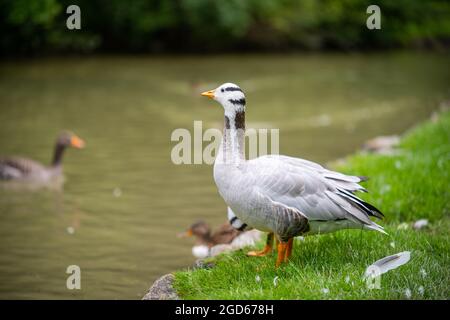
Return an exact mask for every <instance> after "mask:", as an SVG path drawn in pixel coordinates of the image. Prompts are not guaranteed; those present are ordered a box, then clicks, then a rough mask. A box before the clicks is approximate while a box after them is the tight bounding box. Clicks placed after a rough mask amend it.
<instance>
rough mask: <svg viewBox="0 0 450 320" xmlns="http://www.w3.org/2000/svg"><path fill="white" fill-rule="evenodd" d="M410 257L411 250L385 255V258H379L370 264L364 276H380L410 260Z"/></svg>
mask: <svg viewBox="0 0 450 320" xmlns="http://www.w3.org/2000/svg"><path fill="white" fill-rule="evenodd" d="M409 259H411V252H409V251H403V252H399V253H396V254H394V255H392V256H387V257H384V258H383V259H380V260H377V261H375V262H374V263H373V264H371V265H370V266H368V267H367V269H366V273H365V274H364V276H365V277H369V276H379V275H381V274H383V273H386V272H388V271H389V270H393V269H396V268H398V267H400V266H402V265H404V264H405V263H407V262H408V261H409Z"/></svg>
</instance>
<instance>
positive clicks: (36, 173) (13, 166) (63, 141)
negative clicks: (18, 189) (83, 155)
mask: <svg viewBox="0 0 450 320" xmlns="http://www.w3.org/2000/svg"><path fill="white" fill-rule="evenodd" d="M67 147H73V148H77V149H81V148H83V147H84V141H83V140H81V139H80V138H79V137H77V136H76V135H75V134H73V133H70V132H66V131H64V132H62V133H60V134H59V136H58V138H57V140H56V143H55V150H54V152H53V160H52V163H51V165H50V166H45V165H43V164H41V163H39V162H36V161H34V160H31V159H28V158H22V157H14V156H0V180H14V181H30V182H49V181H50V180H52V179H53V178H55V177H57V176H60V175H61V173H62V159H63V155H64V151H65V150H66V148H67Z"/></svg>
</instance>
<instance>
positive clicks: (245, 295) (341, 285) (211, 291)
mask: <svg viewBox="0 0 450 320" xmlns="http://www.w3.org/2000/svg"><path fill="white" fill-rule="evenodd" d="M335 168H336V169H337V170H339V171H342V172H346V173H349V174H350V173H351V174H359V175H365V176H368V177H370V180H369V181H368V182H367V183H366V187H367V188H368V189H369V191H370V193H369V194H362V195H361V197H362V198H364V199H366V200H368V201H369V202H371V203H373V204H375V205H376V206H377V207H379V208H380V209H381V210H382V211H383V212H384V214H385V216H386V219H385V221H384V222H382V224H383V225H384V226H385V227H386V231H387V232H388V233H389V236H385V235H382V234H380V233H377V232H367V231H359V230H345V231H340V232H336V233H333V234H325V235H319V236H312V237H306V238H305V239H304V240H303V241H301V240H299V239H296V242H295V245H294V252H293V257H292V260H291V262H290V263H289V264H287V265H285V266H283V267H281V268H279V269H275V268H274V264H275V255H272V256H269V257H264V258H251V257H247V256H246V255H245V251H246V250H245V251H238V252H234V253H231V254H224V255H220V256H219V257H217V258H215V259H214V262H215V263H216V266H215V267H214V268H211V269H196V270H191V269H188V270H185V271H180V272H176V273H175V282H174V286H175V288H176V290H177V291H178V293H179V295H180V296H181V297H182V298H184V299H405V298H408V296H409V295H408V294H407V291H408V292H410V298H411V299H449V298H450V292H449V288H450V268H449V267H450V260H449V247H450V245H449V234H450V232H449V231H450V222H449V212H450V205H449V192H450V180H449V174H450V112H447V113H444V114H442V115H441V116H440V117H439V120H438V121H437V122H435V123H431V122H428V123H425V124H423V125H420V126H419V127H417V128H415V129H414V130H412V131H411V132H409V133H407V134H406V135H405V137H404V138H403V139H402V142H401V146H400V148H399V153H398V154H396V155H395V156H381V155H366V154H358V155H355V156H351V157H349V158H348V159H347V161H346V163H345V164H344V165H339V166H335ZM422 218H425V219H428V220H429V221H430V223H429V225H428V226H427V227H426V228H424V229H422V230H419V231H417V230H414V229H413V228H411V224H412V223H413V222H414V221H416V220H418V219H422ZM405 224H407V225H408V228H406V229H403V228H399V226H402V225H405ZM259 247H262V243H260V244H259ZM405 250H407V251H411V260H410V261H409V262H408V263H407V264H405V265H403V266H401V267H400V268H398V269H395V270H391V271H389V272H388V273H386V274H383V275H382V276H381V288H380V289H372V290H371V289H368V287H367V284H366V282H365V280H364V279H363V274H364V272H365V270H366V268H367V266H369V265H370V264H372V263H373V262H374V261H376V260H378V259H380V258H382V257H385V256H387V255H391V254H394V253H398V252H401V251H405ZM276 277H278V278H277V281H275V282H276V285H275V284H274V279H275V278H276ZM257 278H258V279H259V281H258V280H257Z"/></svg>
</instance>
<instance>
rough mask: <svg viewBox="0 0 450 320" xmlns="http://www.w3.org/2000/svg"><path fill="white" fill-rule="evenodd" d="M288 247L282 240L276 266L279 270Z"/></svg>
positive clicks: (279, 244)
mask: <svg viewBox="0 0 450 320" xmlns="http://www.w3.org/2000/svg"><path fill="white" fill-rule="evenodd" d="M287 246H288V243H287V242H283V241H281V240H280V243H278V257H277V263H276V264H275V267H276V268H278V267H279V266H280V265H281V264H282V263H283V262H284V259H285V256H286V249H287Z"/></svg>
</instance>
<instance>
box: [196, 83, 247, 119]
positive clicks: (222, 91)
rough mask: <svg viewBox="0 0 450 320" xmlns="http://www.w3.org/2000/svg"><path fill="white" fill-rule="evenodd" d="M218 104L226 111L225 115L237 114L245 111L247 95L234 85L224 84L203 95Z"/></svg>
mask: <svg viewBox="0 0 450 320" xmlns="http://www.w3.org/2000/svg"><path fill="white" fill-rule="evenodd" d="M203 95H205V96H208V97H210V98H212V99H214V100H216V101H218V102H220V104H221V105H222V106H223V108H224V109H225V113H236V112H237V111H244V110H245V95H244V92H242V90H241V88H239V86H237V85H235V84H234V83H224V84H222V85H221V86H219V87H217V88H216V89H214V90H211V91H208V92H205V93H203Z"/></svg>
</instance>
